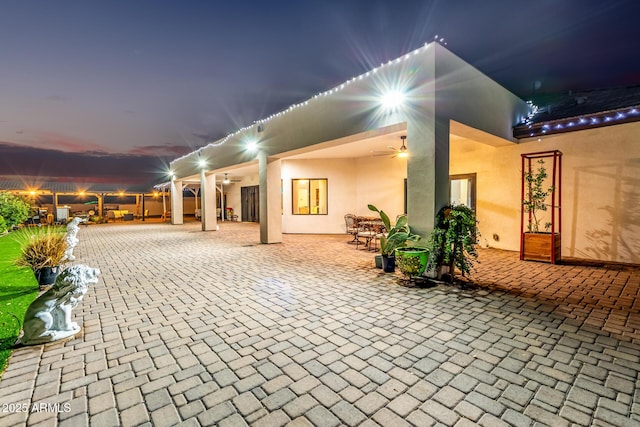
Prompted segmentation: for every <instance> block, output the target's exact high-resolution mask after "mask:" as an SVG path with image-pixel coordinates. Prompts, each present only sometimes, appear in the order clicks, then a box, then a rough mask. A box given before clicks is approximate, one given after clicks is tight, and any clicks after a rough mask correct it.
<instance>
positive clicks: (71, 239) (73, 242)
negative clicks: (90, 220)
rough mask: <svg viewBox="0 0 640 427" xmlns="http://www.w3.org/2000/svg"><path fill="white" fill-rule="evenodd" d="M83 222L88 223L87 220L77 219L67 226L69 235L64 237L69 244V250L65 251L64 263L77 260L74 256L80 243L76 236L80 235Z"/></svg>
mask: <svg viewBox="0 0 640 427" xmlns="http://www.w3.org/2000/svg"><path fill="white" fill-rule="evenodd" d="M81 222H87V219H86V218H80V217H75V218H73V219H72V220H71V221H70V222H69V224H67V234H65V236H64V240H65V241H66V242H67V249H66V250H65V251H64V257H62V260H63V261H66V260H69V261H74V260H75V259H76V257H75V256H74V255H73V250H74V249H75V247H76V246H77V245H78V242H79V241H80V240H79V239H78V238H77V237H76V236H77V235H78V231H80V227H79V225H80V223H81Z"/></svg>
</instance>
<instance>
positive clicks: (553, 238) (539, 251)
mask: <svg viewBox="0 0 640 427" xmlns="http://www.w3.org/2000/svg"><path fill="white" fill-rule="evenodd" d="M552 247H555V256H554V257H553V259H552V254H551V248H552ZM561 248H562V242H561V239H560V234H558V233H555V234H551V233H524V234H523V235H522V259H523V260H527V261H542V262H550V263H551V264H555V263H556V262H558V261H560V258H561Z"/></svg>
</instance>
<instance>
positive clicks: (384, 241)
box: [368, 205, 420, 273]
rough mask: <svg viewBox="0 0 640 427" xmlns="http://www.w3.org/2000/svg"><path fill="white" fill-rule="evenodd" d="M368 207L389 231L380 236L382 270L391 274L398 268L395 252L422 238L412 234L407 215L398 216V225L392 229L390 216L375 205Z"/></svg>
mask: <svg viewBox="0 0 640 427" xmlns="http://www.w3.org/2000/svg"><path fill="white" fill-rule="evenodd" d="M368 207H369V210H372V211H374V212H377V213H378V215H380V219H381V220H382V223H383V224H384V228H385V229H386V230H387V232H386V233H382V235H381V236H380V254H381V255H382V269H383V270H384V271H385V272H386V273H391V272H393V271H395V268H396V263H395V250H396V249H397V248H400V247H403V246H405V245H406V244H407V242H408V241H413V242H416V241H418V240H419V239H420V236H418V235H417V234H413V233H411V230H410V229H409V224H408V219H407V216H406V215H400V216H398V218H397V219H396V223H395V224H394V225H393V227H392V226H391V221H390V220H389V216H388V215H387V214H386V213H385V212H384V211H381V210H379V209H378V208H377V207H375V206H374V205H368Z"/></svg>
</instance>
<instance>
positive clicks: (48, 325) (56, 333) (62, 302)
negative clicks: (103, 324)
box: [20, 264, 100, 345]
mask: <svg viewBox="0 0 640 427" xmlns="http://www.w3.org/2000/svg"><path fill="white" fill-rule="evenodd" d="M99 274H100V270H98V269H97V268H91V267H87V266H86V265H82V264H78V265H74V266H71V267H69V268H67V269H65V270H64V271H63V272H62V273H60V275H59V276H58V277H57V278H56V282H55V283H54V284H53V286H51V288H50V289H49V290H48V291H47V292H45V293H43V294H42V295H40V296H39V297H38V299H36V300H35V301H34V302H32V303H31V305H30V306H29V308H27V312H26V313H25V315H24V324H23V326H22V329H23V331H24V333H23V335H22V338H20V342H21V343H22V344H25V345H33V344H44V343H48V342H52V341H57V340H60V339H63V338H68V337H71V336H73V335H75V334H77V333H78V332H79V331H80V326H78V324H77V323H76V322H72V321H71V310H72V309H74V308H75V307H76V305H78V303H79V302H80V301H81V300H82V297H84V294H85V293H86V292H87V288H88V286H89V284H95V283H98V275H99Z"/></svg>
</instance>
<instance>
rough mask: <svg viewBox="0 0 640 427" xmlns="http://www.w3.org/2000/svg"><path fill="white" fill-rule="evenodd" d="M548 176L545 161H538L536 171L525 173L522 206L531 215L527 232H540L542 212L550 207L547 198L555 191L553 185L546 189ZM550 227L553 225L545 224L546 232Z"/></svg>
mask: <svg viewBox="0 0 640 427" xmlns="http://www.w3.org/2000/svg"><path fill="white" fill-rule="evenodd" d="M548 176H549V175H548V174H547V169H546V168H545V167H544V160H543V159H540V160H538V167H537V168H536V169H535V170H534V169H531V168H529V170H526V171H525V172H524V182H525V187H526V194H525V197H524V200H523V201H522V206H523V207H524V211H525V212H526V213H528V214H530V216H529V223H528V224H527V230H529V232H532V233H538V232H539V231H540V221H542V218H539V215H540V211H546V210H547V206H549V204H548V203H547V198H548V197H549V195H551V194H552V193H553V191H554V186H553V185H552V186H550V187H548V188H546V189H545V186H544V184H545V180H546V179H547V177H548ZM549 227H551V223H550V222H546V223H545V224H544V228H545V230H548V229H549Z"/></svg>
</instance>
